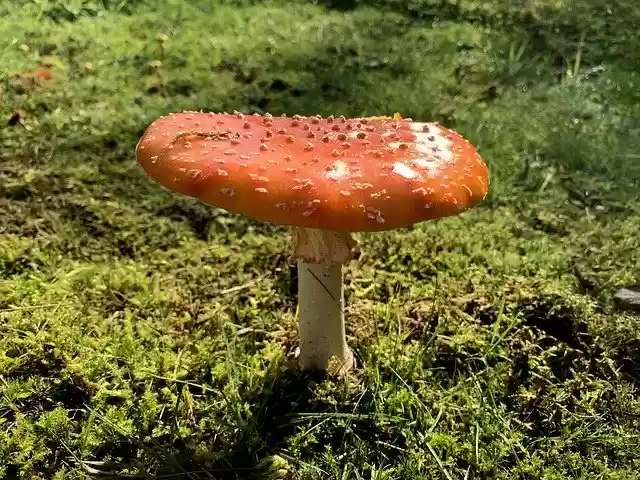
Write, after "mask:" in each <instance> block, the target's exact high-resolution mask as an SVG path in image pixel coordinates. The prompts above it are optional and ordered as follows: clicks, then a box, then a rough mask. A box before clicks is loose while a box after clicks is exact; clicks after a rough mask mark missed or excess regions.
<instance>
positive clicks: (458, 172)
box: [136, 112, 489, 231]
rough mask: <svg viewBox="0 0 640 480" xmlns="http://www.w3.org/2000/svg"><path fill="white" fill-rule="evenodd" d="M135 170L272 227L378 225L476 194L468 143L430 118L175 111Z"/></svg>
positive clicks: (470, 201) (475, 167)
mask: <svg viewBox="0 0 640 480" xmlns="http://www.w3.org/2000/svg"><path fill="white" fill-rule="evenodd" d="M136 156H137V159H138V162H139V163H140V165H141V166H142V168H143V169H144V170H145V171H146V172H147V173H148V174H149V175H150V176H151V177H153V178H154V179H155V180H156V181H158V182H159V183H160V184H161V185H163V186H165V187H166V188H169V189H170V190H173V191H175V192H178V193H182V194H185V195H189V196H191V197H195V198H198V199H200V200H201V201H203V202H205V203H207V204H210V205H215V206H217V207H220V208H223V209H225V210H228V211H231V212H236V213H241V214H244V215H247V216H249V217H253V218H255V219H259V220H263V221H267V222H272V223H276V224H282V225H292V226H298V227H308V228H320V229H327V230H339V231H379V230H391V229H395V228H401V227H405V226H408V225H412V224H414V223H417V222H421V221H424V220H429V219H434V218H438V217H444V216H448V215H455V214H458V213H460V212H462V211H464V210H467V209H469V208H471V207H472V206H473V205H475V204H476V203H478V202H479V201H480V200H482V199H483V198H484V197H485V195H486V194H487V191H488V186H489V171H488V169H487V166H486V165H485V163H484V161H483V160H482V158H481V157H480V155H479V154H478V153H477V151H476V149H475V148H474V147H473V146H472V145H471V144H470V143H469V142H467V141H466V140H465V139H463V138H462V137H461V136H460V135H459V134H457V133H456V132H453V131H451V130H448V129H446V128H444V127H442V126H440V125H438V124H436V123H416V122H412V121H411V120H408V119H404V120H402V119H393V118H389V117H374V118H353V119H345V118H344V117H340V118H333V117H328V118H321V117H319V116H316V117H301V116H298V115H296V116H294V117H285V116H281V117H275V116H272V115H269V114H267V115H262V116H261V115H243V114H241V113H236V114H215V113H198V112H184V113H176V114H171V115H168V116H165V117H161V118H159V119H158V120H156V121H155V122H153V123H152V124H151V125H150V126H149V128H148V129H147V131H146V132H145V134H144V136H143V137H142V138H141V140H140V142H139V143H138V146H137V148H136Z"/></svg>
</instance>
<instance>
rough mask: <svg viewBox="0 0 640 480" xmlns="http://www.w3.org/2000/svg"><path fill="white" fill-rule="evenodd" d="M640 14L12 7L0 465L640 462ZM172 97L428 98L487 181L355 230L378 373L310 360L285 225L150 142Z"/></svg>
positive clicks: (563, 4) (56, 473) (425, 466)
mask: <svg viewBox="0 0 640 480" xmlns="http://www.w3.org/2000/svg"><path fill="white" fill-rule="evenodd" d="M639 26H640V3H638V2H637V1H636V0H513V1H512V0H495V1H492V2H488V1H482V0H458V1H457V2H455V3H453V2H447V1H446V0H444V1H441V0H360V1H357V0H351V1H349V0H343V1H341V2H340V1H334V2H331V3H328V2H326V1H325V2H316V3H314V2H308V1H303V0H287V1H286V2H284V1H281V2H277V1H270V0H265V1H258V0H255V1H249V0H246V1H242V0H235V1H231V0H215V1H214V0H208V1H206V0H192V1H179V0H167V1H163V2H156V1H152V0H128V1H127V0H64V1H63V0H60V1H56V0H0V32H2V34H1V35H0V124H1V126H0V391H1V394H0V477H2V476H4V478H8V479H16V478H30V479H31V478H34V479H36V478H37V479H56V480H61V479H79V478H90V477H108V478H127V477H135V478H149V477H154V478H163V479H169V478H175V479H201V478H215V479H231V478H263V479H275V478H287V479H298V478H317V479H365V478H366V479H418V478H420V479H440V478H442V479H448V480H452V479H463V478H468V479H473V478H482V479H539V478H543V479H566V478H585V479H587V478H588V479H598V478H602V479H604V478H606V479H632V478H638V475H639V474H638V472H639V471H640V449H639V446H640V441H639V438H640V437H639V436H640V400H639V398H640V397H639V396H638V393H639V389H640V383H639V382H640V353H639V352H640V329H639V328H638V317H637V316H634V314H632V313H630V312H625V311H620V310H618V309H616V308H614V304H613V302H612V296H613V294H614V293H615V292H616V291H617V289H618V288H620V287H621V286H624V285H627V284H632V283H634V282H638V281H640V263H639V257H638V251H639V250H640V237H639V236H638V231H640V200H639V198H640V181H639V179H640V78H638V72H639V71H640V35H639V32H640V28H639ZM158 35H159V36H158ZM163 35H166V38H165V37H163ZM182 109H203V110H214V111H223V110H227V111H233V110H240V111H243V112H265V111H269V112H271V113H273V114H280V113H287V114H294V113H301V114H315V113H319V114H324V115H326V114H336V115H339V114H343V115H347V116H356V115H380V114H390V113H393V112H395V111H399V112H402V114H403V115H405V116H409V117H413V118H415V119H420V120H438V121H441V122H442V123H444V124H445V125H447V126H449V127H453V128H455V129H457V130H458V131H460V132H461V133H462V134H463V135H465V136H466V137H468V138H469V139H470V140H471V141H473V142H474V143H475V144H477V145H478V146H479V149H480V150H481V153H482V154H483V156H484V157H485V158H486V160H487V163H488V164H489V166H490V168H491V172H492V182H493V183H492V192H491V194H490V196H489V197H488V198H487V200H486V201H485V202H484V203H483V204H482V206H480V207H477V208H476V209H474V210H473V211H471V212H468V213H466V214H464V215H462V216H461V217H460V218H452V219H447V220H443V221H438V222H430V223H425V224H421V225H417V226H415V227H414V228H411V229H407V230H403V231H394V232H387V233H379V234H372V235H361V236H360V239H361V241H362V251H363V255H362V258H361V259H360V261H359V262H357V263H354V264H352V265H350V266H349V268H348V270H347V272H346V282H347V287H346V288H347V301H348V305H349V307H348V334H349V341H350V345H351V346H352V347H353V348H354V350H355V352H356V354H357V356H358V358H359V361H360V364H361V368H359V369H358V370H357V371H355V372H354V373H353V375H351V376H349V377H347V378H345V379H341V380H338V379H331V378H330V379H327V378H316V377H308V376H301V375H300V374H299V373H297V372H296V371H295V369H292V368H290V365H289V363H288V356H289V355H290V354H291V352H292V351H293V349H294V347H295V342H296V317H295V315H296V311H295V306H296V271H295V268H294V266H292V265H290V264H289V263H288V253H289V245H288V238H287V235H286V232H285V231H284V230H283V229H280V228H278V227H276V226H273V225H267V224H261V223H257V222H252V221H250V220H247V219H246V218H239V217H237V216H235V215H232V214H229V213H226V212H223V211H218V210H216V209H211V208H206V207H204V206H202V205H199V204H198V203H196V202H194V201H190V200H188V199H185V198H179V197H177V196H175V195H172V194H170V193H168V192H165V191H163V190H162V189H161V188H159V187H158V186H157V185H156V184H154V183H153V182H152V181H150V180H149V179H148V178H146V177H145V176H144V175H143V174H142V173H141V171H140V169H139V168H138V167H137V166H136V164H135V159H134V147H135V144H136V142H137V140H138V138H139V137H140V135H141V134H142V132H143V131H144V129H145V128H146V126H147V125H148V124H149V123H150V122H151V121H153V120H154V119H155V118H156V117H158V116H159V115H162V114H165V113H168V112H172V111H179V110H182Z"/></svg>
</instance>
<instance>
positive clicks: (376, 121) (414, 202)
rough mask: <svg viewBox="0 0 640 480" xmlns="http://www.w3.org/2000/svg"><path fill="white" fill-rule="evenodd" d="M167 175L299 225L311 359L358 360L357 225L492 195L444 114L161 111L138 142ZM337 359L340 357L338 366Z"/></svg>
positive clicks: (249, 210)
mask: <svg viewBox="0 0 640 480" xmlns="http://www.w3.org/2000/svg"><path fill="white" fill-rule="evenodd" d="M136 156H137V159H138V162H139V163H140V165H141V166H142V168H143V169H144V170H145V171H146V172H147V174H149V175H150V176H151V177H152V178H154V179H155V180H156V181H158V182H159V183H160V184H161V185H163V186H164V187H166V188H168V189H170V190H172V191H174V192H178V193H181V194H184V195H188V196H191V197H195V198H198V199H200V200H201V201H203V202H204V203H206V204H209V205H215V206H217V207H220V208H223V209H226V210H228V211H230V212H236V213H239V214H243V215H247V216H249V217H252V218H255V219H259V220H262V221H266V222H271V223H274V224H279V225H287V226H289V227H291V229H292V233H293V235H292V239H293V240H292V247H293V257H294V258H295V259H296V260H297V261H298V282H299V288H298V292H299V293H298V295H299V299H298V300H299V312H300V330H299V363H300V366H301V367H302V368H303V369H304V370H322V371H325V370H327V369H330V366H331V365H333V363H331V362H330V360H331V359H332V358H334V357H335V359H337V363H336V366H337V372H338V373H344V372H346V371H348V370H350V369H351V368H352V367H353V366H354V358H353V354H352V351H351V350H350V348H349V347H348V345H347V341H346V336H345V321H344V294H343V272H342V266H343V264H344V263H346V262H347V261H349V260H350V259H352V258H353V253H354V248H355V246H356V242H355V240H354V239H353V237H352V236H351V234H352V232H373V231H382V230H392V229H398V228H403V227H407V226H409V225H412V224H415V223H418V222H422V221H425V220H429V219H435V218H439V217H443V216H449V215H456V214H458V213H461V212H463V211H465V210H467V209H469V208H471V207H472V206H473V205H475V204H476V203H478V202H479V201H481V200H482V199H483V198H484V197H485V195H486V194H487V191H488V188H489V172H488V169H487V166H486V165H485V162H484V161H483V160H482V158H481V157H480V155H479V154H478V152H477V151H476V149H475V148H474V147H473V146H472V145H471V144H470V143H469V142H467V141H466V140H465V139H463V138H462V137H461V136H460V135H459V134H457V133H455V132H453V131H451V130H448V129H446V128H444V127H442V126H440V125H438V124H436V123H417V122H413V121H411V120H410V119H402V118H400V116H399V115H396V116H395V117H393V118H391V117H370V118H350V119H347V118H344V117H340V118H334V117H332V116H330V117H327V118H322V117H320V116H312V117H302V116H299V115H295V116H293V117H286V116H279V117H275V116H272V115H269V114H266V115H243V114H241V113H234V114H216V113H197V112H184V113H177V114H171V115H168V116H165V117H162V118H160V119H158V120H156V121H155V122H154V123H153V124H152V125H150V126H149V128H148V129H147V131H146V132H145V134H144V136H143V137H142V139H141V140H140V142H139V143H138V146H137V148H136ZM331 370H333V368H331Z"/></svg>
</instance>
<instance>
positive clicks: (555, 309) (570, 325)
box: [517, 295, 592, 349]
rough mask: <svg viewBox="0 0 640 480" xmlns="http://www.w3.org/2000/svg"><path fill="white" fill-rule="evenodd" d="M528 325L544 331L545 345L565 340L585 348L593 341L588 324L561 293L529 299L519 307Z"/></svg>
mask: <svg viewBox="0 0 640 480" xmlns="http://www.w3.org/2000/svg"><path fill="white" fill-rule="evenodd" d="M517 310H519V311H520V312H521V313H522V314H523V315H524V318H525V321H526V323H527V325H530V326H531V327H533V328H535V329H537V330H538V331H539V332H541V333H543V334H544V335H545V336H546V337H547V339H546V341H545V340H544V339H543V346H549V345H550V344H553V343H555V342H564V343H566V344H567V345H569V346H570V347H572V348H576V349H579V348H583V347H586V346H588V345H590V344H591V343H592V338H591V336H590V335H589V333H588V329H587V324H586V322H585V321H584V320H582V319H580V318H579V317H578V313H577V312H576V311H575V310H574V308H573V307H571V306H570V305H568V304H567V303H566V302H565V300H564V299H563V298H562V297H561V296H559V295H552V296H545V297H540V298H536V299H528V300H525V301H524V302H521V303H520V304H519V306H518V308H517Z"/></svg>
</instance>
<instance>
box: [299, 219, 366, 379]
mask: <svg viewBox="0 0 640 480" xmlns="http://www.w3.org/2000/svg"><path fill="white" fill-rule="evenodd" d="M294 242H295V253H294V255H295V257H296V258H298V303H299V315H300V329H299V335H300V339H299V348H300V351H299V358H298V360H299V362H300V366H301V368H302V369H303V370H321V371H326V370H328V369H329V368H330V366H331V363H330V362H331V360H332V358H335V360H336V367H337V369H338V372H339V373H344V372H346V371H348V370H350V369H351V368H352V367H353V364H354V361H353V353H352V352H351V350H350V349H349V346H348V345H347V338H346V334H345V322H344V285H343V282H342V279H343V277H342V275H343V274H342V264H343V263H344V262H346V261H347V260H348V259H349V258H351V257H352V255H353V247H354V246H355V241H354V240H353V238H352V237H351V235H350V234H348V233H342V232H333V231H326V230H319V229H309V228H297V229H296V230H295V232H294Z"/></svg>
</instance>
